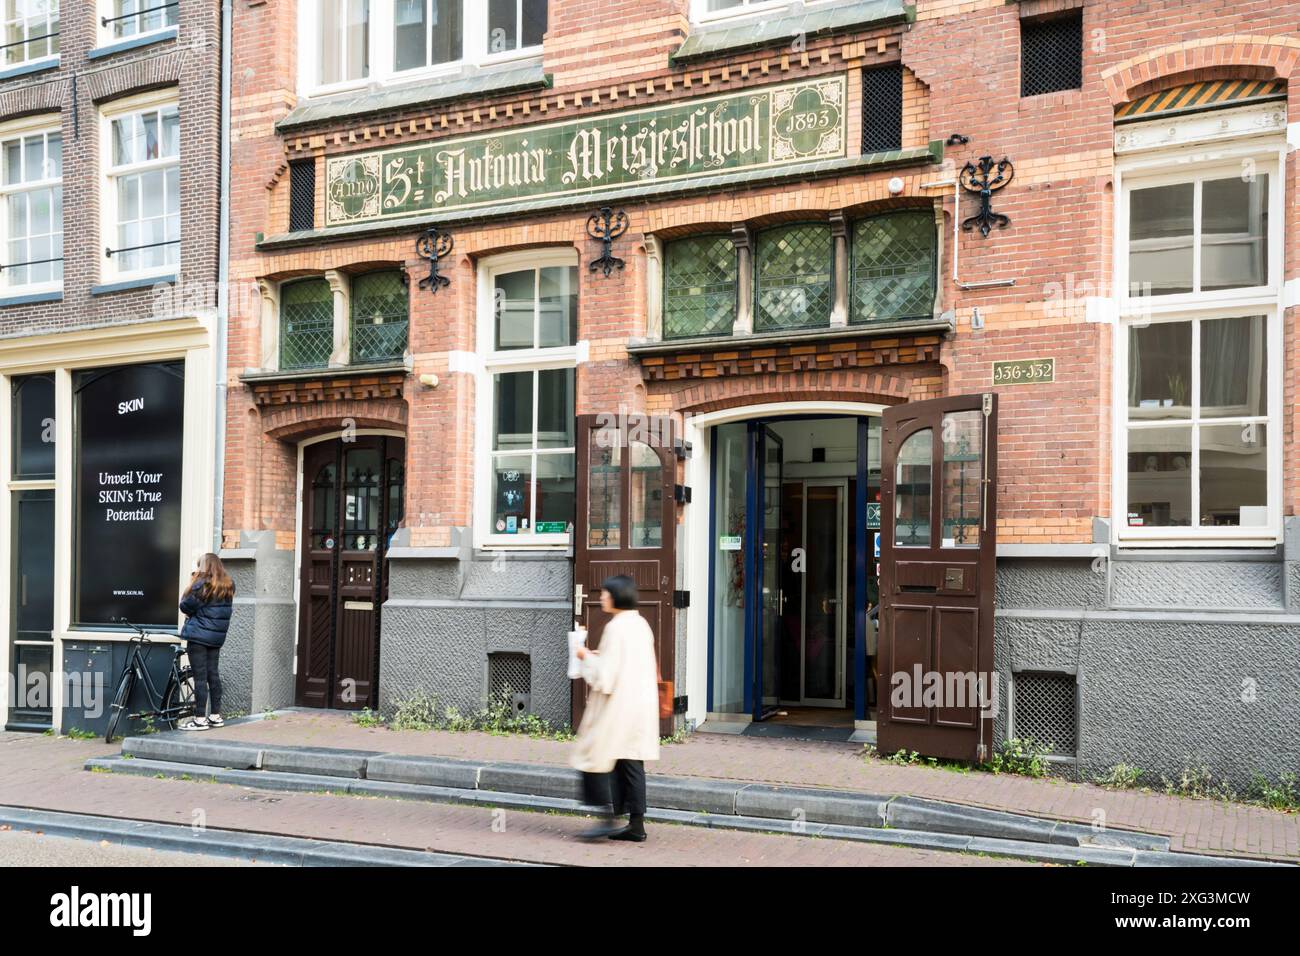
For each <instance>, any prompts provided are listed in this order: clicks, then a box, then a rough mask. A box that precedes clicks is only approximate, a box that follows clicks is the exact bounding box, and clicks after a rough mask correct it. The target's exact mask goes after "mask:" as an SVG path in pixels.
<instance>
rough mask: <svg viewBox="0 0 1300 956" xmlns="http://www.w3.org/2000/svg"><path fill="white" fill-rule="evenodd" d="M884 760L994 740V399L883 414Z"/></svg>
mask: <svg viewBox="0 0 1300 956" xmlns="http://www.w3.org/2000/svg"><path fill="white" fill-rule="evenodd" d="M881 441H882V456H881V457H882V461H881V541H880V573H881V578H880V595H881V614H880V626H881V634H880V640H879V650H880V686H879V689H878V690H879V693H878V700H879V722H878V724H877V737H878V739H877V748H878V749H879V751H880V752H881V753H886V754H890V753H896V752H897V751H899V750H908V751H913V750H915V751H917V752H918V753H922V754H925V755H927V756H932V757H944V758H952V759H959V760H976V761H983V760H984V759H986V758H987V757H988V755H989V753H990V750H991V748H992V745H993V714H992V708H991V707H989V706H985V705H987V704H991V703H992V702H993V700H994V699H995V698H993V697H992V693H993V690H994V689H993V688H992V686H991V681H992V680H993V673H994V667H993V606H994V576H995V572H996V548H997V522H996V515H997V396H996V395H993V394H984V395H963V396H957V397H954V398H942V399H935V400H933V401H927V402H914V403H910V404H906V405H899V406H895V407H893V408H889V409H886V411H885V414H884V420H883V423H882V429H881Z"/></svg>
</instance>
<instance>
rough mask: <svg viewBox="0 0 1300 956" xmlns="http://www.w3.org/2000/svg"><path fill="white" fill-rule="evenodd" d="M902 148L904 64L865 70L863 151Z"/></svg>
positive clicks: (863, 81) (871, 151)
mask: <svg viewBox="0 0 1300 956" xmlns="http://www.w3.org/2000/svg"><path fill="white" fill-rule="evenodd" d="M902 148H903V67H902V64H899V63H894V64H891V65H890V66H878V67H873V68H872V69H869V70H863V71H862V152H864V153H883V152H886V151H888V150H891V149H902Z"/></svg>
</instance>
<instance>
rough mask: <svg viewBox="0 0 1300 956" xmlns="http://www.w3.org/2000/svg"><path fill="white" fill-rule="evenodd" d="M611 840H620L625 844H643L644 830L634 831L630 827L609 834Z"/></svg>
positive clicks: (644, 838)
mask: <svg viewBox="0 0 1300 956" xmlns="http://www.w3.org/2000/svg"><path fill="white" fill-rule="evenodd" d="M609 838H610V839H611V840H622V841H624V842H626V843H644V842H645V840H646V836H645V830H644V829H641V830H634V829H632V828H631V827H630V826H628V827H624V828H623V829H621V830H616V831H615V832H613V833H611V834H609Z"/></svg>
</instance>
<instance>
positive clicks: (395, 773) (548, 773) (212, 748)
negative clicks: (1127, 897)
mask: <svg viewBox="0 0 1300 956" xmlns="http://www.w3.org/2000/svg"><path fill="white" fill-rule="evenodd" d="M122 753H123V755H124V756H127V757H131V758H133V759H145V760H159V761H164V762H170V763H177V764H194V765H196V767H203V768H216V767H220V768H228V769H231V770H256V771H258V772H261V773H268V774H275V777H274V778H268V782H269V781H270V780H271V779H274V780H275V782H276V783H277V785H278V786H280V787H281V788H283V789H287V790H301V789H304V786H303V782H302V781H299V780H294V779H293V777H294V776H295V775H298V776H304V775H311V776H316V777H338V778H340V780H339V782H338V784H336V785H331V786H330V787H328V788H326V789H338V790H345V791H347V792H355V791H354V790H352V789H350V788H348V787H347V786H345V785H344V783H343V780H345V779H346V780H365V781H367V782H370V783H387V784H398V785H407V786H415V787H426V788H433V789H435V790H437V789H447V788H450V789H453V790H466V791H489V792H493V793H510V794H523V795H526V796H531V797H548V798H555V799H559V800H571V801H577V800H579V799H580V798H581V796H582V781H581V775H580V774H579V773H578V772H577V771H576V770H571V769H569V768H567V767H556V766H550V765H546V764H525V763H508V762H486V761H474V760H462V759H456V758H452V757H433V756H419V755H407V754H385V753H379V752H374V751H361V750H331V749H329V748H324V747H283V746H272V745H269V744H258V743H246V742H243V741H226V740H197V739H195V738H194V736H193V735H181V734H180V733H164V734H154V735H149V736H143V737H130V738H127V739H126V740H125V741H124V742H123V746H122ZM307 789H312V790H320V789H322V788H321V786H320V784H319V783H313V784H311V785H310V786H308V787H307ZM646 797H647V800H648V802H649V804H650V806H652V807H655V808H660V809H665V810H685V811H689V812H693V813H709V814H722V815H728V814H729V815H733V816H745V817H760V818H772V819H779V820H789V821H793V820H796V819H797V820H802V821H803V822H805V823H818V824H828V825H837V826H849V827H873V828H877V829H879V828H886V827H888V828H893V829H900V830H916V831H925V832H931V833H953V834H958V835H962V836H969V837H986V838H990V839H997V840H1020V841H1024V842H1027V843H1042V844H1049V845H1057V846H1070V847H1084V846H1091V847H1108V848H1117V849H1133V850H1150V851H1157V852H1169V851H1170V840H1169V837H1167V836H1158V835H1152V834H1146V833H1137V832H1132V831H1127V830H1107V831H1103V832H1097V831H1094V830H1093V829H1092V828H1091V827H1088V826H1085V825H1082V824H1078V823H1065V822H1061V821H1057V820H1047V819H1041V818H1038V817H1032V816H1027V815H1023V814H1017V813H1010V812H1007V811H1002V810H988V809H984V808H980V807H970V806H966V805H964V804H956V803H946V802H944V801H941V800H930V799H923V798H920V797H909V796H899V795H894V794H869V793H862V792H859V791H854V790H832V789H829V788H820V787H793V786H778V785H772V784H760V783H749V782H746V781H741V780H714V779H709V778H702V777H671V776H665V775H662V774H650V775H647V777H646Z"/></svg>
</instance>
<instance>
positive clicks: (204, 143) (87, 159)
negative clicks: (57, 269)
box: [0, 0, 221, 337]
mask: <svg viewBox="0 0 1300 956" xmlns="http://www.w3.org/2000/svg"><path fill="white" fill-rule="evenodd" d="M97 27H98V14H97V11H96V10H95V9H94V5H93V4H85V3H83V4H78V5H76V6H75V7H73V8H70V9H65V10H64V11H63V13H62V17H61V20H60V25H59V45H60V53H59V66H58V68H57V69H53V70H45V71H42V72H39V73H34V74H29V75H27V76H22V77H17V78H14V79H10V80H4V81H0V122H4V121H7V120H11V119H16V118H19V117H22V116H28V115H33V114H38V113H49V114H54V115H56V116H57V123H58V125H59V126H60V128H61V130H62V134H63V217H64V231H63V300H62V301H61V302H47V303H39V304H31V305H11V306H4V307H0V337H9V336H21V335H35V334H40V333H44V332H57V331H67V330H70V329H76V328H86V327H91V326H98V325H110V324H115V323H120V322H132V321H140V320H142V319H148V318H151V317H152V318H163V317H170V316H172V315H174V314H175V310H174V309H171V308H170V305H171V304H173V303H175V302H176V301H177V300H178V299H179V300H180V302H181V303H185V302H189V303H194V304H199V305H207V306H215V304H216V292H215V289H216V285H215V283H216V280H217V224H218V213H219V207H220V192H219V186H220V179H219V177H218V176H217V175H216V171H217V168H218V165H219V163H218V157H219V137H220V129H221V112H220V109H221V101H220V95H221V87H220V75H221V70H220V67H221V7H220V4H214V3H207V2H201V0H180V7H179V28H178V30H179V32H178V36H177V38H176V39H174V40H165V41H162V42H159V43H153V44H149V45H147V46H143V47H139V48H137V49H134V50H128V51H124V52H121V53H117V54H113V55H111V56H106V57H97V58H95V59H88V58H87V56H86V54H87V53H88V52H90V51H91V50H92V49H95V48H97V47H100V46H101V45H106V44H103V43H102V39H101V36H100V34H99V31H98V29H97ZM74 74H75V75H76V76H77V80H78V82H77V87H76V89H77V96H76V100H75V102H74V100H73V96H72V89H73V87H72V79H73V76H74ZM159 87H175V88H176V90H177V94H178V100H179V110H180V124H181V148H180V153H181V176H180V183H181V239H182V244H181V252H180V270H179V271H180V277H181V281H182V283H184V284H183V285H182V287H181V289H180V290H179V293H180V294H179V295H176V296H172V297H168V298H166V299H163V298H162V297H156V296H155V293H154V292H153V290H152V289H149V288H144V289H136V290H131V291H123V292H113V293H108V294H103V295H96V296H92V295H91V294H90V290H91V287H92V286H95V285H99V284H103V283H106V282H107V283H111V282H112V281H113V279H112V277H111V276H105V275H102V274H101V272H102V269H103V266H104V264H105V261H106V260H105V257H104V247H105V246H106V245H113V244H115V239H114V238H106V237H104V236H102V235H100V232H101V230H100V212H99V210H100V191H101V184H100V170H101V168H102V167H101V162H100V152H101V149H102V148H103V144H102V143H101V141H100V140H101V137H100V124H99V115H98V111H99V109H100V108H101V107H102V106H105V105H107V104H109V103H111V102H112V101H113V100H116V99H120V98H122V97H125V96H130V95H131V94H134V93H141V92H145V91H147V90H150V89H155V88H159ZM7 258H8V250H4V251H3V253H0V261H6V260H7ZM10 294H21V290H18V291H16V292H15V293H10V292H9V291H8V290H0V296H3V295H10ZM189 314H193V310H192V309H191V310H190V313H189Z"/></svg>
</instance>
